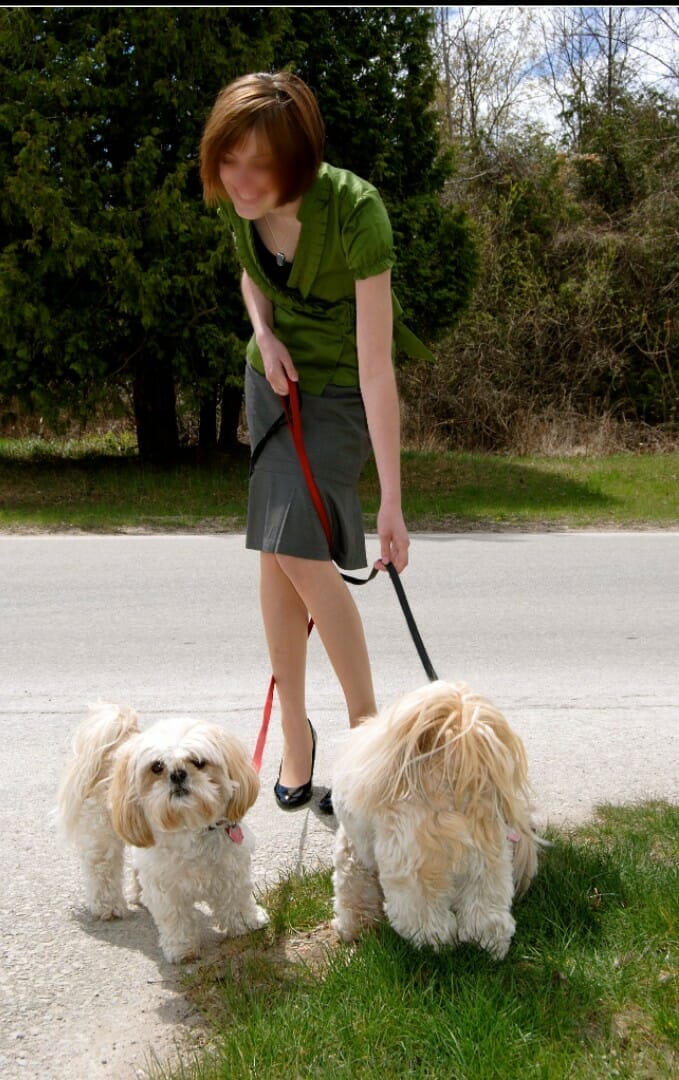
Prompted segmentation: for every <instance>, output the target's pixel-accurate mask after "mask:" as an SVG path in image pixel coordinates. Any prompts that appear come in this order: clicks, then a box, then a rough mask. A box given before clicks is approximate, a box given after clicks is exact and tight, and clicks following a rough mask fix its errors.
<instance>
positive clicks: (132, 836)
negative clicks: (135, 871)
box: [109, 745, 155, 848]
mask: <svg viewBox="0 0 679 1080" xmlns="http://www.w3.org/2000/svg"><path fill="white" fill-rule="evenodd" d="M133 750H134V747H133V746H131V745H128V746H125V747H124V748H123V750H122V751H121V752H120V753H119V755H118V757H117V759H116V763H115V766H114V769H113V776H112V779H111V788H110V791H109V805H110V809H111V821H112V824H113V828H114V829H115V831H116V832H117V833H118V836H120V837H122V839H123V840H124V841H125V842H126V843H128V844H132V845H133V847H141V848H145V847H153V845H154V842H155V841H154V839H153V833H152V831H151V828H150V826H149V823H148V821H147V820H146V815H145V814H144V811H143V809H142V806H141V802H140V799H139V793H138V791H137V788H136V784H135V778H134V753H133Z"/></svg>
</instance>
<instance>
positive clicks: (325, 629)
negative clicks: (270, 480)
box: [260, 553, 377, 787]
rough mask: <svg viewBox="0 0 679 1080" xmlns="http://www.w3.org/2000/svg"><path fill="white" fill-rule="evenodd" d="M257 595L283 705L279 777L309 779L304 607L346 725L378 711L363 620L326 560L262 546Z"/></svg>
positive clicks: (292, 781) (287, 781) (290, 783)
mask: <svg viewBox="0 0 679 1080" xmlns="http://www.w3.org/2000/svg"><path fill="white" fill-rule="evenodd" d="M260 600H261V606H262V615H263V619H264V627H265V632H266V637H267V643H268V647H269V655H270V658H271V663H272V667H273V674H274V677H275V679H276V687H277V690H278V694H279V700H280V704H281V721H282V727H283V740H284V751H283V762H282V766H281V775H280V782H281V783H282V784H284V785H285V786H287V787H296V786H297V785H299V784H304V783H306V781H307V780H308V779H309V773H310V765H311V734H310V731H309V725H308V723H307V713H306V697H305V683H306V643H307V626H308V613H309V614H311V617H312V618H313V620H314V624H315V626H316V629H317V631H318V634H319V636H320V638H321V641H322V642H323V647H324V648H325V651H326V653H327V654H328V659H329V660H330V663H331V664H332V667H333V669H334V671H335V674H336V675H337V678H338V680H339V683H340V686H341V687H342V691H343V694H344V698H345V701H346V705H347V711H348V714H349V723H350V725H351V726H352V727H354V726H355V725H356V724H358V723H359V722H360V721H361V719H363V717H365V716H370V715H373V714H374V713H375V712H376V711H377V709H376V705H375V693H374V690H373V682H372V673H371V670H370V660H369V657H368V649H367V645H366V641H365V634H364V630H363V623H362V621H361V616H360V614H359V611H358V608H357V607H356V604H355V602H354V599H353V597H352V595H351V593H350V592H349V589H348V588H347V586H346V583H345V582H344V581H343V580H342V577H341V575H340V573H339V572H338V570H337V568H336V567H335V566H334V564H333V563H331V562H329V561H325V562H324V561H320V560H316V559H300V558H297V557H294V556H291V555H270V554H266V553H263V554H262V557H261V578H260Z"/></svg>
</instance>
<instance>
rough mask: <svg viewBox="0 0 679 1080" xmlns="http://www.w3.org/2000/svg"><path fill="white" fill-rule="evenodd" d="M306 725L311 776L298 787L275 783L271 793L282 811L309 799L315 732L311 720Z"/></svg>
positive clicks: (312, 781)
mask: <svg viewBox="0 0 679 1080" xmlns="http://www.w3.org/2000/svg"><path fill="white" fill-rule="evenodd" d="M307 723H308V725H309V727H310V728H311V776H310V777H309V779H308V780H307V782H306V784H300V785H299V787H293V788H291V787H286V786H285V784H281V782H280V779H278V780H277V781H276V783H275V784H274V788H273V793H274V796H275V798H276V802H277V803H278V805H279V806H280V808H281V809H282V810H294V809H296V808H297V807H298V806H304V804H305V803H308V802H309V800H310V799H311V795H312V789H313V783H314V766H315V764H316V732H315V731H314V726H313V724H312V723H311V720H309V718H308V717H307ZM280 775H281V773H280V769H279V770H278V776H279V778H280Z"/></svg>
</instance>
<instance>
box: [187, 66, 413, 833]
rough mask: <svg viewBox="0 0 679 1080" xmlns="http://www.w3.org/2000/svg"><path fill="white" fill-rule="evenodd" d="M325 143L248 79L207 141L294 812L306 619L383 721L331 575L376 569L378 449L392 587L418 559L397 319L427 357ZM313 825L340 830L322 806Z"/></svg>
mask: <svg viewBox="0 0 679 1080" xmlns="http://www.w3.org/2000/svg"><path fill="white" fill-rule="evenodd" d="M324 138H325V132H324V124H323V120H322V117H321V114H320V111H319V108H318V104H317V102H316V98H315V96H314V94H313V93H312V91H311V90H310V88H309V87H308V86H307V85H306V84H305V83H304V82H303V81H302V80H301V79H299V78H298V77H297V76H295V75H292V74H288V73H276V74H269V73H255V74H250V75H245V76H243V77H241V78H239V79H236V80H235V82H232V83H230V84H229V85H228V86H227V87H225V89H224V90H222V92H221V93H220V94H219V96H218V97H217V100H216V102H215V104H214V106H213V109H212V111H211V114H210V116H209V118H208V120H207V123H206V126H205V129H204V132H203V137H202V140H201V179H202V182H203V192H204V198H205V201H206V202H207V204H208V205H217V206H218V207H219V210H220V213H221V214H222V215H223V216H224V217H225V219H226V221H227V222H228V224H229V226H230V228H231V229H232V232H233V236H234V240H235V244H236V250H237V253H238V257H239V260H240V263H241V265H242V278H241V288H242V294H243V300H244V303H245V307H246V309H247V312H248V315H249V318H250V321H251V323H252V327H253V334H252V337H251V339H250V341H249V343H248V346H247V350H246V370H245V405H246V415H247V422H248V430H249V435H250V441H251V447H252V449H253V460H252V469H251V477H250V492H249V503H248V522H247V535H246V546H247V547H248V548H252V549H255V550H258V551H260V553H261V554H260V560H261V562H260V603H261V610H262V617H263V622H264V629H265V634H266V639H267V645H268V650H269V655H270V659H271V665H272V672H273V676H274V678H275V681H276V686H277V689H278V695H279V702H280V709H281V723H282V730H283V755H282V759H281V764H280V771H279V775H278V780H277V782H276V784H275V787H274V794H275V797H276V800H277V802H278V804H279V806H281V807H282V808H284V809H292V808H294V807H297V806H301V805H303V804H304V803H306V802H308V801H309V800H310V799H311V797H312V782H313V769H314V759H315V752H316V733H315V731H314V729H313V727H312V725H311V722H310V721H309V719H308V717H307V711H306V698H305V683H306V658H307V626H308V617H309V616H311V618H312V619H313V621H314V623H315V625H316V628H317V631H318V633H319V635H320V638H321V641H322V643H323V646H324V648H325V650H326V652H327V654H328V657H329V659H330V662H331V664H332V666H333V669H334V671H335V673H336V675H337V678H338V680H339V682H340V685H341V687H342V691H343V693H344V697H345V700H346V705H347V710H348V714H349V723H350V724H351V725H352V726H354V725H356V724H358V723H359V722H360V720H361V718H363V717H365V716H368V715H371V714H373V713H375V712H376V704H375V695H374V690H373V682H372V675H371V670H370V662H369V658H368V652H367V648H366V641H365V636H364V632H363V626H362V623H361V618H360V615H359V613H358V609H357V607H356V605H355V603H354V600H353V598H352V596H351V594H350V592H349V590H348V588H347V586H346V584H345V582H344V580H343V579H342V576H341V574H340V573H339V571H338V569H337V566H336V565H335V564H337V565H338V566H340V567H342V568H343V569H345V570H348V569H354V568H356V567H362V566H366V564H367V556H366V549H365V537H364V532H363V524H362V515H361V507H360V503H359V500H358V494H357V485H358V479H359V475H360V472H361V469H362V467H363V465H364V464H365V461H366V460H367V457H368V454H369V453H370V449H371V447H372V451H373V453H374V457H375V462H376V466H377V471H378V476H379V481H380V491H381V502H380V509H379V513H378V515H377V532H378V536H379V542H380V559H381V565H382V566H383V565H384V564H386V563H387V562H391V563H393V565H394V567H395V569H396V570H397V571H398V572H399V573H400V572H401V571H402V570H403V569H404V568H405V566H406V565H407V562H408V546H409V542H410V541H409V538H408V532H407V529H406V525H405V522H404V520H403V514H402V511H401V480H400V420H399V403H398V394H397V387H396V379H395V373H394V367H393V362H392V350H393V340H394V316H395V312H396V316H397V321H396V329H397V332H398V334H400V335H401V339H402V342H403V344H404V347H405V348H408V347H409V346H410V348H411V349H412V347H413V346H414V347H415V350H416V352H417V351H418V350H417V346H419V342H417V339H415V338H413V336H412V335H411V334H409V332H408V331H407V330H406V328H405V327H403V326H402V325H401V324H400V321H399V320H398V316H400V308H399V307H398V304H397V302H396V300H395V297H393V294H392V291H391V277H390V273H391V267H392V265H393V263H394V252H393V242H392V233H391V227H390V223H389V218H388V216H387V212H386V210H385V207H384V204H383V202H382V200H381V198H380V196H379V194H378V192H377V191H376V190H375V188H374V187H373V186H372V185H370V184H368V183H367V182H365V181H363V180H361V179H360V178H359V177H357V176H355V175H354V174H353V173H350V172H348V171H346V170H342V169H338V168H334V167H332V166H330V165H328V164H326V163H325V162H324V161H323V146H324ZM421 350H422V346H420V348H419V352H418V354H419V355H421ZM425 352H426V350H425ZM288 380H289V381H290V382H293V383H297V385H298V387H299V390H300V391H301V399H302V408H301V414H302V421H303V433H304V440H305V444H306V450H307V454H308V456H309V459H310V462H311V467H312V470H313V473H314V478H315V480H316V483H317V484H318V487H319V489H320V492H321V495H322V497H323V501H324V504H325V507H326V509H327V511H328V514H329V517H330V522H331V529H332V539H333V549H332V552H331V551H329V550H328V543H327V540H326V537H325V534H324V532H323V529H322V526H321V523H320V520H319V518H318V514H317V512H316V510H315V507H314V504H313V502H312V501H311V497H310V495H309V492H308V490H307V487H306V484H305V481H304V476H303V474H302V471H301V468H300V465H299V462H298V460H297V458H296V455H295V451H294V448H293V444H292V439H291V438H290V433H289V431H288V430H287V428H286V427H285V425H281V424H277V420H278V419H279V418H280V416H281V396H284V395H287V394H288V393H289V384H288ZM320 808H321V809H322V810H324V811H326V812H329V813H332V802H331V794H330V792H328V793H327V795H326V796H325V797H324V798H323V800H321V804H320Z"/></svg>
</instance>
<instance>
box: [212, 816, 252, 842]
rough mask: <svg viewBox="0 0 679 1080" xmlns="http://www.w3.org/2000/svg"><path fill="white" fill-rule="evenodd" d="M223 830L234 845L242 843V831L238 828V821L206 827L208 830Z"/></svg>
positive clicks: (222, 822)
mask: <svg viewBox="0 0 679 1080" xmlns="http://www.w3.org/2000/svg"><path fill="white" fill-rule="evenodd" d="M213 829H223V830H224V832H225V833H226V835H227V836H228V837H229V839H230V840H233V842H234V844H242V843H243V830H242V829H241V827H240V823H239V822H238V821H217V822H215V824H214V825H208V830H209V831H212V830H213Z"/></svg>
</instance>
